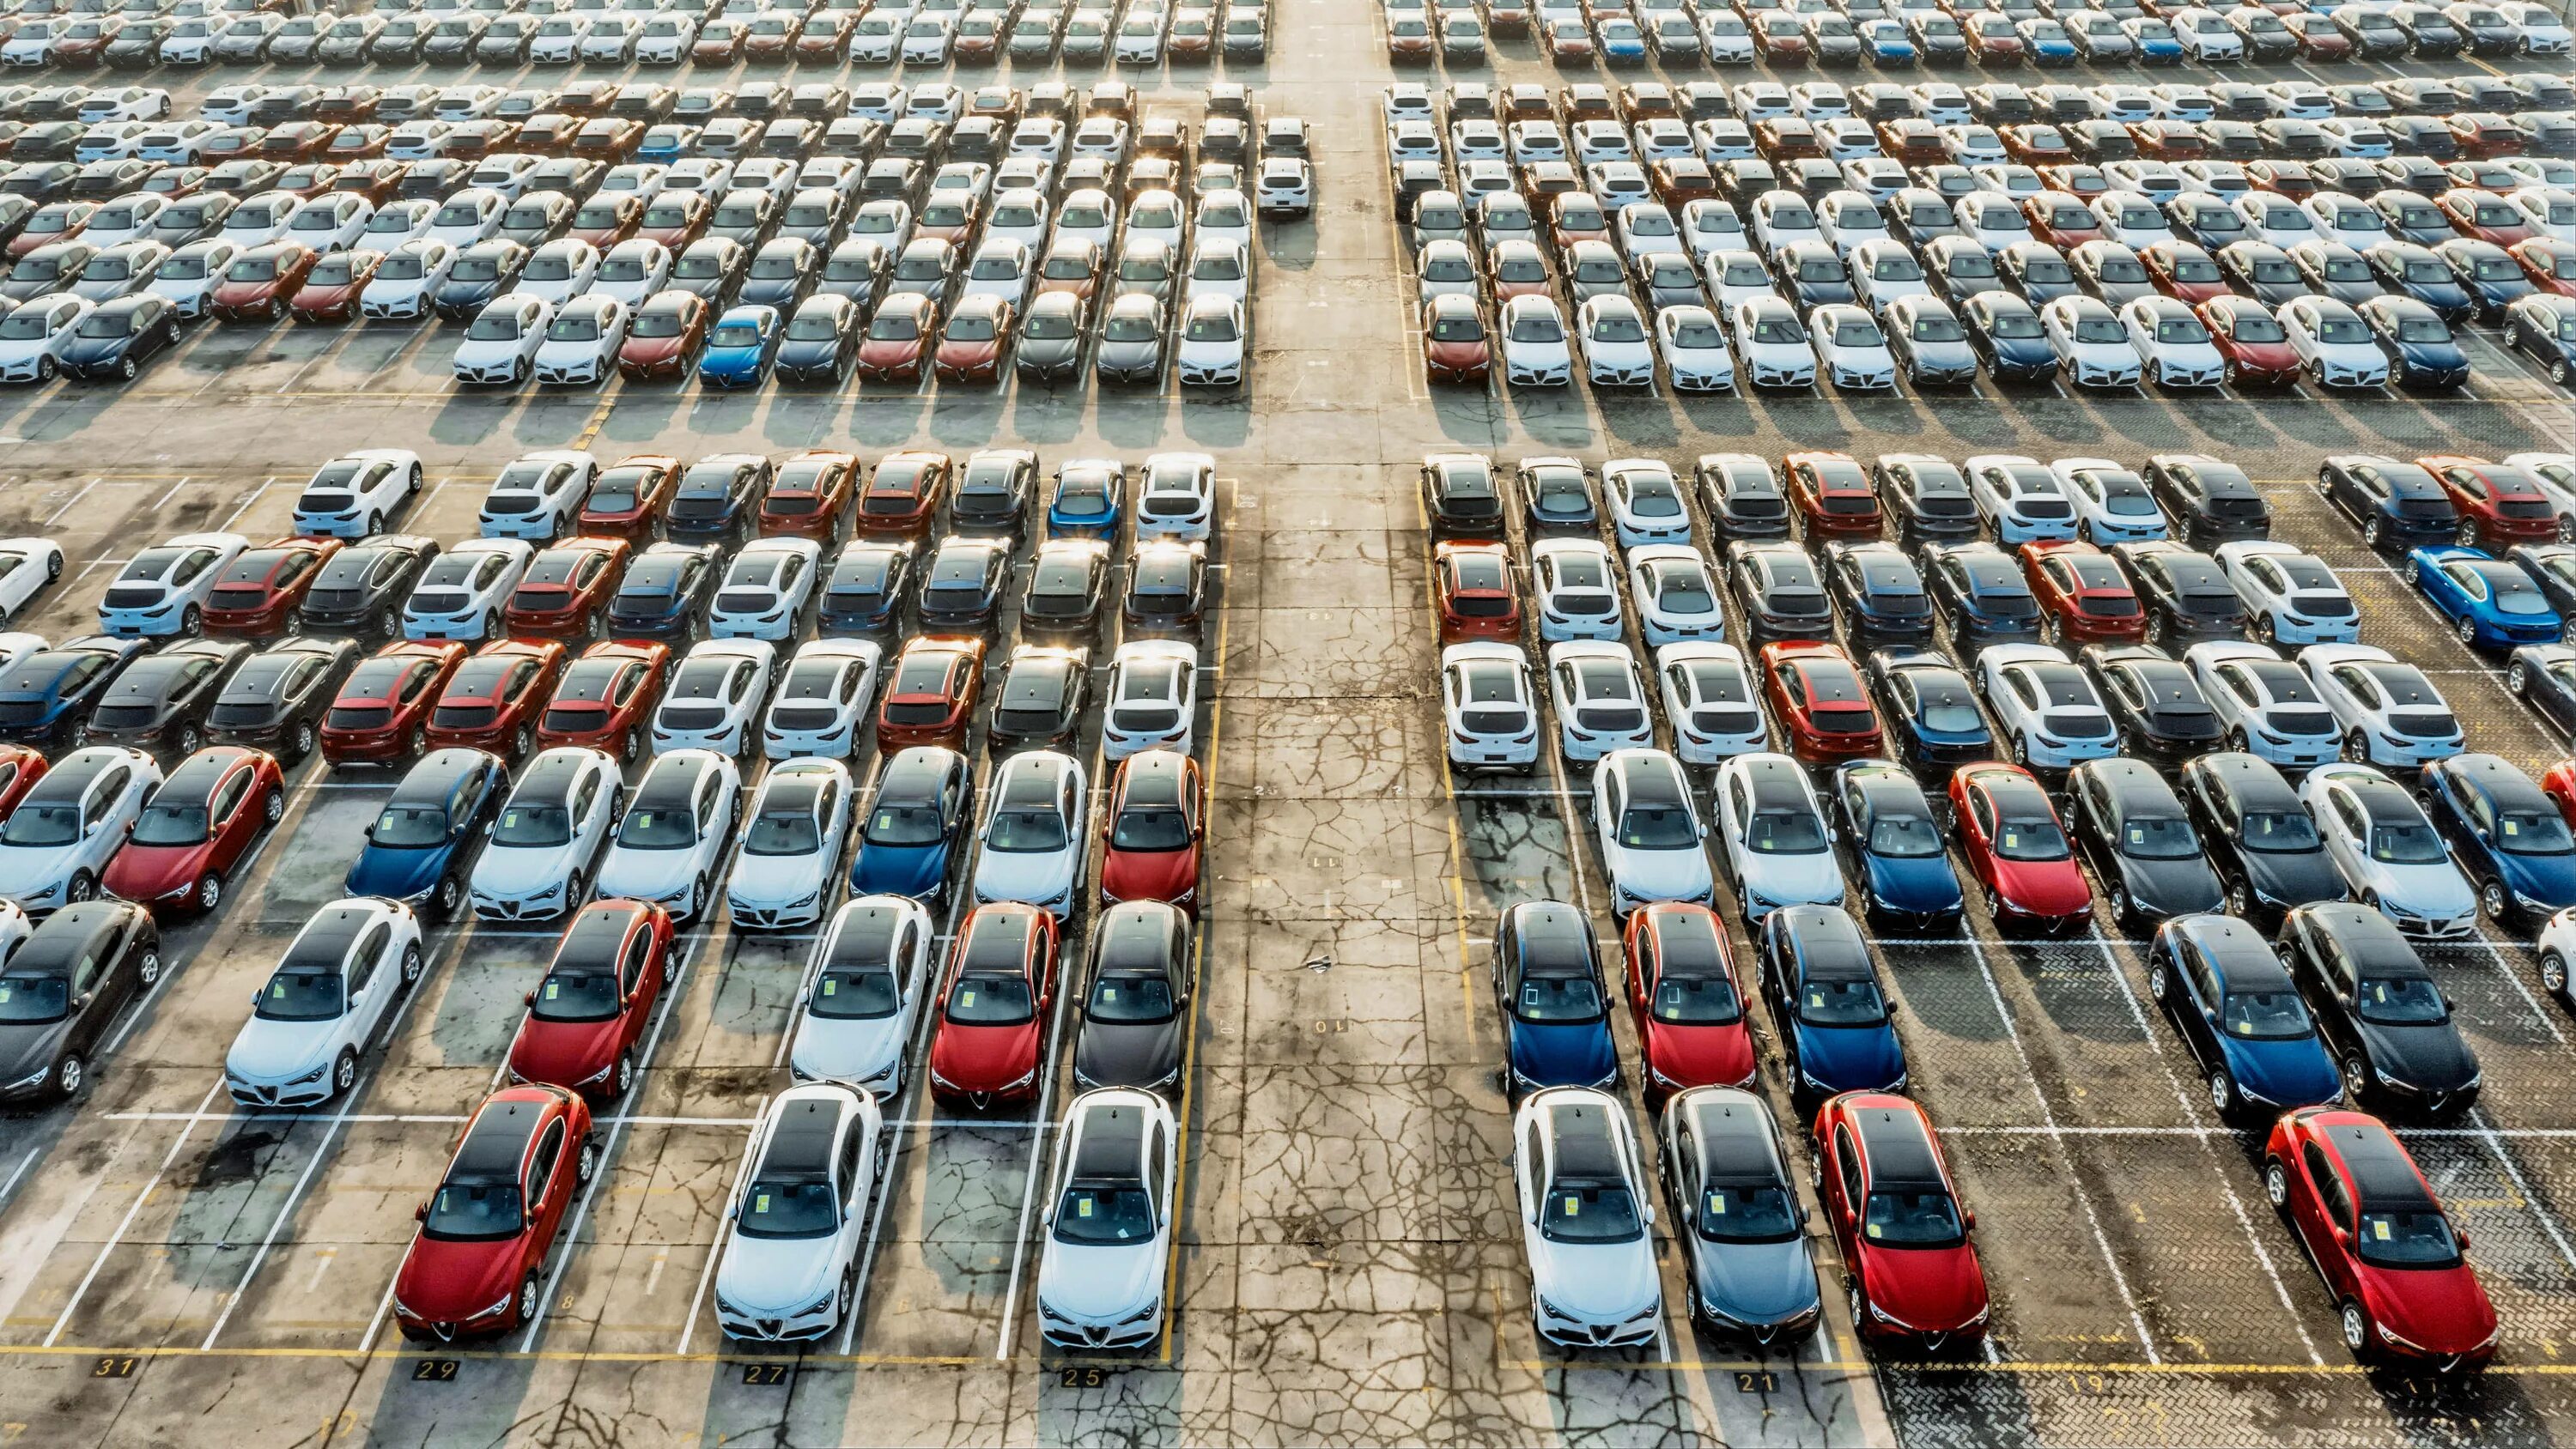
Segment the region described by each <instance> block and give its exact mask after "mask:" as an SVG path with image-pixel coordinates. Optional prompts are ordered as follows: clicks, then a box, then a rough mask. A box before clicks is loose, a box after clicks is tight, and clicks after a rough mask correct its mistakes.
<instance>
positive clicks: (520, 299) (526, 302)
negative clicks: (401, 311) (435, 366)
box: [451, 292, 555, 387]
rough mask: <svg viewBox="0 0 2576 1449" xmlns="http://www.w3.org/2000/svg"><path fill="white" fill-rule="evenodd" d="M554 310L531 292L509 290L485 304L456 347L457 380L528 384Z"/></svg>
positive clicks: (453, 366)
mask: <svg viewBox="0 0 2576 1449" xmlns="http://www.w3.org/2000/svg"><path fill="white" fill-rule="evenodd" d="M554 316H555V309H554V308H553V306H551V305H550V304H548V303H547V301H546V300H545V299H544V298H542V297H538V296H534V295H532V294H530V293H527V292H504V293H502V294H501V295H500V296H498V297H495V298H493V299H492V300H491V301H489V302H486V303H484V304H483V310H482V311H480V312H478V313H476V314H475V315H474V320H473V321H472V322H470V323H468V324H466V327H465V340H464V341H463V342H460V343H458V344H457V346H456V353H455V357H454V359H453V361H452V364H451V366H452V370H453V371H454V372H455V374H456V380H457V381H458V382H467V383H485V384H491V385H495V386H502V387H511V386H516V385H517V384H519V383H523V382H526V381H527V380H528V378H529V376H530V375H531V374H533V373H534V372H535V371H536V368H537V349H538V348H540V347H542V346H544V345H545V340H546V329H547V328H548V327H550V326H552V325H553V323H554Z"/></svg>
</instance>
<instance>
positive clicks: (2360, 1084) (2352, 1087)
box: [2342, 1052, 2370, 1107]
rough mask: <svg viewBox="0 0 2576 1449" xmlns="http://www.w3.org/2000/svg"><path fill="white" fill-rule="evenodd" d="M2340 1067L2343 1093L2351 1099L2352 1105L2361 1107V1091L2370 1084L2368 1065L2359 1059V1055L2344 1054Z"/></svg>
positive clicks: (2356, 1053) (2352, 1053)
mask: <svg viewBox="0 0 2576 1449" xmlns="http://www.w3.org/2000/svg"><path fill="white" fill-rule="evenodd" d="M2342 1065H2343V1089H2344V1092H2345V1093H2346V1094H2347V1095H2349V1096H2350V1097H2351V1098H2352V1104H2353V1105H2354V1106H2355V1107H2358V1106H2360V1105H2361V1098H2362V1092H2363V1089H2364V1088H2365V1087H2367V1086H2368V1084H2369V1082H2370V1064H2369V1063H2368V1062H2365V1061H2363V1060H2362V1059H2361V1053H2359V1052H2346V1053H2344V1055H2343V1063H2342Z"/></svg>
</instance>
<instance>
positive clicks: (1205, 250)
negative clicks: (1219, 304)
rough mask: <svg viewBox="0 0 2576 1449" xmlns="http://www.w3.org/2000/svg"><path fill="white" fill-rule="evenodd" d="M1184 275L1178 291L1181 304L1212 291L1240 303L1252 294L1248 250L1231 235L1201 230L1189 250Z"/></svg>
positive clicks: (1212, 293) (1239, 304)
mask: <svg viewBox="0 0 2576 1449" xmlns="http://www.w3.org/2000/svg"><path fill="white" fill-rule="evenodd" d="M1186 278H1187V280H1186V281H1185V282H1184V284H1183V286H1184V290H1183V292H1182V299H1183V304H1184V305H1187V304H1189V303H1193V302H1196V301H1197V300H1198V299H1199V298H1200V297H1202V296H1209V295H1214V296H1220V297H1225V298H1228V299H1230V300H1232V301H1233V302H1234V303H1235V305H1237V306H1242V305H1243V304H1244V303H1246V302H1247V301H1249V300H1250V298H1251V295H1252V256H1251V253H1250V252H1249V251H1247V250H1246V249H1245V247H1244V245H1243V243H1241V242H1239V241H1236V240H1234V239H1233V238H1232V237H1220V236H1209V235H1207V234H1205V233H1201V234H1200V236H1199V240H1198V245H1197V246H1196V247H1195V248H1193V249H1192V250H1191V252H1190V265H1189V271H1188V272H1187V274H1186Z"/></svg>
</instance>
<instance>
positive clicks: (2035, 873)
mask: <svg viewBox="0 0 2576 1449" xmlns="http://www.w3.org/2000/svg"><path fill="white" fill-rule="evenodd" d="M1950 812H1951V816H1952V818H1953V819H1954V820H1955V821H1956V822H1957V833H1958V841H1959V854H1960V855H1961V856H1962V857H1964V858H1965V859H1966V860H1967V862H1968V873H1969V874H1971V875H1973V876H1975V877H1976V878H1977V884H1979V885H1981V886H1983V887H1985V892H1986V914H1987V915H1989V916H1991V917H1993V918H1994V922H1995V928H1996V929H1997V930H2001V929H2003V928H2005V927H2006V926H2008V925H2011V924H2013V923H2015V922H2031V923H2035V924H2037V925H2040V926H2042V927H2045V928H2048V929H2051V930H2069V929H2073V928H2075V927H2077V926H2080V925H2082V924H2084V923H2085V922H2087V921H2090V920H2092V919H2093V887H2092V886H2091V885H2089V884H2087V883H2086V881H2085V879H2084V868H2083V867H2082V866H2079V865H2077V864H2076V863H2075V851H2074V849H2073V847H2071V846H2070V845H2068V844H2067V840H2066V828H2065V827H2064V826H2063V825H2061V824H2060V823H2059V822H2058V819H2057V811H2056V809H2055V807H2053V806H2051V805H2050V804H2049V803H2048V792H2047V791H2046V790H2044V789H2042V788H2040V784H2039V781H2038V780H2036V779H2034V778H2032V777H2031V773H2030V772H2029V771H2028V770H2025V769H2023V768H2021V767H2020V766H2019V765H2002V764H1997V763H1995V762H1993V761H1991V760H1982V761H1979V762H1977V763H1975V764H1970V765H1962V766H1960V767H1959V770H1958V773H1956V774H1954V775H1952V776H1951V777H1950Z"/></svg>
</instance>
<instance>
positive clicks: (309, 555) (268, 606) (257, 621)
mask: <svg viewBox="0 0 2576 1449" xmlns="http://www.w3.org/2000/svg"><path fill="white" fill-rule="evenodd" d="M341 547H342V544H341V542H340V540H338V539H336V538H281V539H279V540H277V541H276V542H275V543H267V544H262V545H260V546H259V547H258V548H255V549H252V550H250V551H249V552H248V553H245V554H242V555H241V556H239V557H238V558H235V559H234V560H233V562H232V566H231V567H230V568H227V569H225V570H224V576H223V577H222V578H219V579H217V580H215V587H214V589H213V591H212V592H210V593H208V594H207V595H206V609H205V613H204V614H203V615H202V616H201V617H202V618H203V619H204V621H205V629H206V632H207V633H209V634H238V635H243V636H245V637H248V638H253V639H266V638H271V637H274V636H276V635H279V634H283V633H286V632H287V630H288V628H289V627H290V626H291V625H292V623H293V621H294V618H295V609H296V606H297V605H299V604H301V603H303V602H304V595H305V593H306V592H307V591H308V590H310V589H311V588H312V587H313V581H314V580H315V579H317V578H320V577H321V576H322V565H323V564H324V563H325V562H327V561H328V560H329V559H330V557H331V555H333V554H335V553H338V552H339V551H340V549H341Z"/></svg>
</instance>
